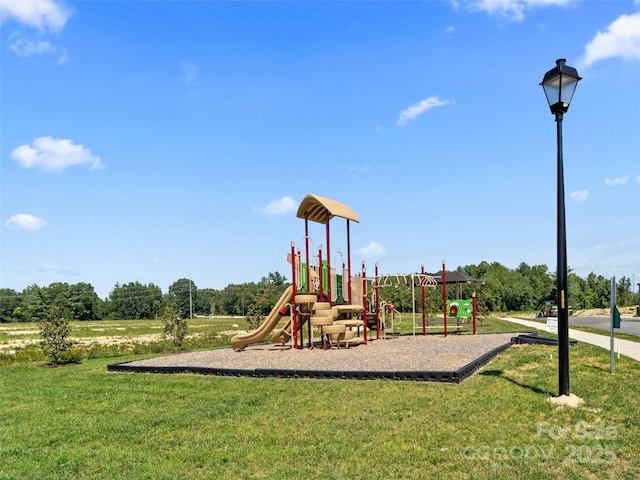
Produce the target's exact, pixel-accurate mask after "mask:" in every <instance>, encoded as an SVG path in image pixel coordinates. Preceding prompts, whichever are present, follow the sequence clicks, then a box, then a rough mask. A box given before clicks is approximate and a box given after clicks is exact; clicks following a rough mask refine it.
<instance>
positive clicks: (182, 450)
mask: <svg viewBox="0 0 640 480" xmlns="http://www.w3.org/2000/svg"><path fill="white" fill-rule="evenodd" d="M497 322H499V321H497ZM505 328H506V327H505ZM357 348H366V347H364V346H363V347H357ZM556 352H557V349H555V348H553V347H547V346H540V345H523V346H514V347H511V348H510V349H509V350H507V351H506V352H504V353H502V354H501V355H500V356H498V357H497V358H496V359H494V360H493V361H492V362H490V363H489V364H488V365H487V366H486V367H485V368H484V369H483V370H481V372H479V373H478V374H476V375H474V376H472V377H470V378H469V379H467V380H465V381H464V382H463V383H462V384H460V385H450V384H437V383H423V382H397V381H383V380H382V381H381V380H368V381H354V380H348V381H347V380H312V379H272V378H265V379H253V378H225V377H213V376H211V377H209V376H196V375H158V374H132V373H113V372H107V368H106V367H107V365H108V364H109V363H114V362H115V361H118V362H120V361H126V360H133V359H135V358H141V356H130V357H127V358H118V359H117V360H114V359H113V358H111V359H106V358H98V359H88V360H84V361H83V362H82V364H80V365H73V366H66V367H59V368H44V367H41V366H40V365H41V363H38V362H28V363H19V364H13V365H5V366H0V406H1V410H0V479H33V478H38V479H84V478H87V479H115V478H126V479H165V478H166V479H176V478H180V479H196V478H207V479H209V478H216V479H218V478H229V479H236V478H324V479H334V478H363V479H364V478H371V479H396V478H402V479H411V478H415V479H424V478H443V479H445V478H446V479H448V478H469V479H475V478H495V479H502V478H504V479H512V478H525V479H526V478H530V479H540V478H552V477H562V478H568V479H573V478H575V479H580V480H582V479H585V478H586V479H589V478H594V479H600V478H616V479H619V478H628V479H635V478H638V477H639V476H640V459H638V454H637V445H638V444H639V443H640V409H639V404H638V403H639V400H638V392H639V391H640V363H638V362H635V361H633V360H628V359H626V357H622V358H621V359H620V360H618V361H617V363H616V373H615V374H614V375H611V374H609V373H608V370H609V354H608V352H607V351H605V350H602V349H599V348H597V347H592V346H590V345H586V344H582V343H580V344H578V345H577V346H576V347H573V348H571V352H570V355H571V390H572V393H575V394H576V395H578V396H579V397H581V398H582V399H584V400H585V402H586V403H585V405H584V406H583V407H580V408H577V409H570V408H566V407H563V408H556V407H554V406H553V405H551V404H550V403H549V402H548V400H547V399H548V398H549V397H550V396H551V395H553V394H554V393H555V392H557V373H558V372H557V355H556ZM147 356H148V355H147Z"/></svg>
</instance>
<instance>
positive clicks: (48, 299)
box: [0, 261, 638, 323]
mask: <svg viewBox="0 0 640 480" xmlns="http://www.w3.org/2000/svg"><path fill="white" fill-rule="evenodd" d="M457 271H459V272H463V273H466V274H467V275H470V276H471V277H474V278H476V279H478V280H479V282H477V283H469V284H467V283H465V284H461V285H460V288H459V291H458V293H459V294H460V296H461V297H462V298H471V295H472V293H473V292H475V293H476V296H477V299H478V309H479V311H480V312H483V313H485V314H488V313H489V312H502V311H535V310H537V309H538V308H539V307H540V305H541V304H542V303H543V302H544V301H546V300H553V299H555V296H556V282H555V273H554V272H549V270H548V268H547V266H546V265H535V266H529V265H527V264H526V263H521V264H520V265H519V266H518V267H517V268H515V269H509V268H507V267H505V266H503V265H501V264H500V263H498V262H494V263H488V262H486V261H483V262H481V263H480V264H478V265H466V266H461V267H458V268H457ZM416 273H417V272H416ZM286 285H287V278H286V277H285V276H283V275H282V274H280V273H279V272H269V274H268V275H267V276H265V277H262V278H261V279H260V281H258V282H250V283H243V284H230V285H228V286H226V287H225V288H223V289H221V290H216V289H212V288H198V287H197V286H196V284H195V283H194V282H193V281H192V280H190V279H187V278H180V279H178V280H176V281H175V282H174V283H173V284H171V286H169V288H168V290H167V292H166V293H163V292H162V289H161V288H160V287H158V286H157V285H154V284H153V283H149V284H142V283H140V282H138V281H135V282H129V283H125V284H120V283H116V284H115V285H114V287H113V289H112V291H111V292H110V294H109V296H108V297H107V298H105V299H104V300H103V299H101V298H100V297H99V296H98V295H97V294H96V292H95V289H94V287H93V286H92V285H91V284H90V283H84V282H81V283H76V284H69V283H62V282H55V283H52V284H50V285H49V286H47V287H44V286H38V285H36V284H33V285H30V286H28V287H26V288H25V289H24V290H22V292H17V291H15V290H13V289H9V288H1V289H0V323H7V322H37V321H39V320H40V319H42V318H44V317H45V316H46V314H47V311H48V309H49V308H50V307H51V306H52V305H56V306H60V307H62V308H63V312H64V315H65V318H66V319H68V320H80V321H82V320H129V319H131V320H137V319H154V318H158V317H160V316H161V315H162V312H163V310H164V308H165V307H167V306H175V307H177V308H178V310H179V312H180V315H182V317H183V318H189V317H191V316H192V315H235V316H245V315H246V313H247V311H248V309H249V307H251V308H252V311H254V312H255V311H258V312H262V314H263V315H266V314H268V313H269V311H270V310H271V308H272V307H273V305H274V304H275V303H276V301H277V299H278V298H279V297H280V295H281V294H282V292H283V291H284V289H285V288H286ZM633 287H634V286H633V285H632V284H631V279H629V278H627V277H624V276H623V277H622V278H620V279H619V280H618V282H617V284H616V298H617V301H618V305H619V306H632V305H636V304H637V303H638V295H637V293H635V292H634V291H633ZM456 294H457V293H456V291H455V289H454V288H448V289H447V297H448V298H450V299H453V298H455V296H456ZM426 296H427V306H426V310H427V311H428V312H438V311H440V310H441V309H442V290H441V287H438V288H436V289H433V288H427V289H426ZM568 297H569V303H570V304H571V306H572V308H573V309H574V311H575V310H581V309H591V308H607V307H609V302H610V279H607V278H605V277H603V276H601V275H596V274H595V273H589V274H588V275H587V276H586V277H585V278H582V277H580V276H578V275H576V274H575V273H574V272H570V273H569V295H568ZM380 298H381V300H385V301H387V302H389V303H392V304H394V306H395V307H396V308H397V309H399V310H400V311H411V309H412V308H413V307H414V306H413V305H412V292H411V289H410V288H393V287H385V288H381V289H380ZM416 303H420V302H416ZM415 307H416V310H417V311H418V310H420V307H421V305H419V304H418V305H415Z"/></svg>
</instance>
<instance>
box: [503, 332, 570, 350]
mask: <svg viewBox="0 0 640 480" xmlns="http://www.w3.org/2000/svg"><path fill="white" fill-rule="evenodd" d="M511 342H512V343H515V344H518V345H520V344H529V345H550V346H555V347H557V346H558V339H557V338H549V337H539V336H538V332H531V333H523V334H521V335H518V336H517V337H513V338H512V339H511ZM577 344H578V341H577V340H569V345H570V346H572V347H575V346H576V345H577Z"/></svg>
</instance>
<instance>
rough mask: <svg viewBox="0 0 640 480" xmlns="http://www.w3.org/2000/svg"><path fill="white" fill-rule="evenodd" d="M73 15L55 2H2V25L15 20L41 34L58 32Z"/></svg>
mask: <svg viewBox="0 0 640 480" xmlns="http://www.w3.org/2000/svg"><path fill="white" fill-rule="evenodd" d="M70 16H71V13H70V12H69V11H68V10H67V9H65V8H63V7H62V6H60V5H59V4H58V3H56V2H54V1H53V0H0V24H2V23H4V22H5V21H8V20H13V21H15V22H17V23H19V24H20V25H23V26H26V27H31V28H35V29H37V30H39V31H40V32H45V31H49V32H58V31H60V30H62V29H63V28H64V26H65V25H66V23H67V20H69V17H70Z"/></svg>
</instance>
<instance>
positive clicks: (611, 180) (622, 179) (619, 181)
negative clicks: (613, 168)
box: [604, 175, 629, 186]
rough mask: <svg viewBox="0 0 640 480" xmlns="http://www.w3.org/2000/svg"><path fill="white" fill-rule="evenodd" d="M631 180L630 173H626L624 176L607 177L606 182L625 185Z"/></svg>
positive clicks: (613, 184) (612, 184)
mask: <svg viewBox="0 0 640 480" xmlns="http://www.w3.org/2000/svg"><path fill="white" fill-rule="evenodd" d="M628 181H629V175H625V176H624V177H618V178H607V179H605V181H604V183H606V184H607V185H611V186H615V185H624V184H625V183H627V182H628Z"/></svg>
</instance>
